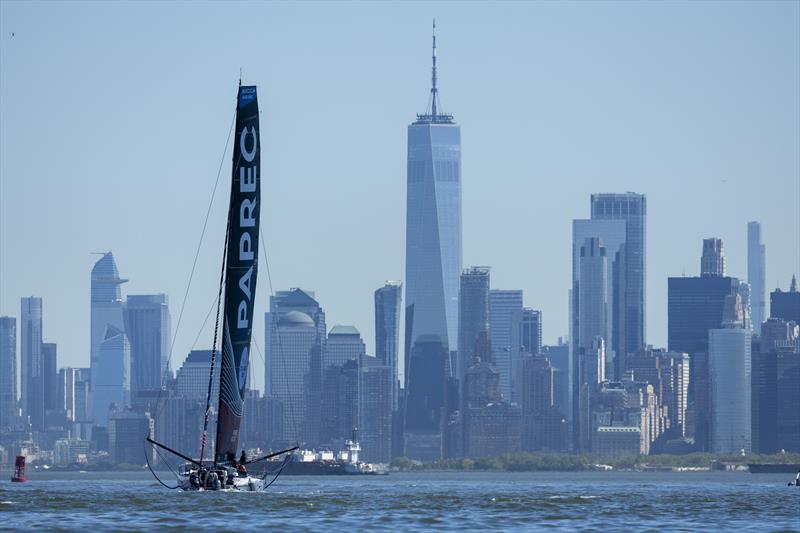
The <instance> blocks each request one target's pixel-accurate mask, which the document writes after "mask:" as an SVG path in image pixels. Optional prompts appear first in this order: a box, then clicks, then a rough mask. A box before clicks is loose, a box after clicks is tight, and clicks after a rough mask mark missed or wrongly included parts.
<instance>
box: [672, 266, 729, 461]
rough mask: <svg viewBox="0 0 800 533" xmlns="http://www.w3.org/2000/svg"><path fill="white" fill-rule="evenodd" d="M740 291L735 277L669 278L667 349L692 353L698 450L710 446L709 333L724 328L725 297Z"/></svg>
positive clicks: (692, 428) (691, 431)
mask: <svg viewBox="0 0 800 533" xmlns="http://www.w3.org/2000/svg"><path fill="white" fill-rule="evenodd" d="M738 293H739V280H738V279H736V278H731V277H720V276H700V277H681V278H669V280H668V288H667V298H668V310H667V320H668V326H667V349H668V350H669V351H671V352H684V353H688V354H689V358H690V365H689V368H690V379H689V404H690V405H689V409H690V411H691V413H690V414H691V416H690V418H692V420H693V421H694V422H693V423H692V424H690V425H688V426H687V428H686V429H687V435H688V436H690V437H692V436H693V437H694V440H695V445H696V447H697V449H698V450H703V451H707V450H708V449H709V448H708V446H709V441H708V439H709V433H708V431H709V401H710V400H709V391H710V385H709V374H708V332H709V330H711V329H719V328H721V327H722V318H723V312H724V309H725V300H726V298H727V297H728V296H730V295H731V294H738ZM687 416H689V415H688V414H687Z"/></svg>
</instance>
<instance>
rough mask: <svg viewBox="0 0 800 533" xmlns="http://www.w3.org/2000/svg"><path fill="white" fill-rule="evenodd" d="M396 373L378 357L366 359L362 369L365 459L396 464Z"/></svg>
mask: <svg viewBox="0 0 800 533" xmlns="http://www.w3.org/2000/svg"><path fill="white" fill-rule="evenodd" d="M391 376H392V369H391V367H389V366H388V365H385V364H383V362H382V361H380V360H379V359H377V358H376V357H369V356H366V357H362V358H361V368H360V369H359V384H358V386H359V389H358V434H359V440H360V442H361V450H362V454H361V455H362V457H363V459H364V460H365V461H368V462H372V463H388V462H389V461H391V460H392V397H391V393H392V389H391V386H390V385H391V383H392V377H391Z"/></svg>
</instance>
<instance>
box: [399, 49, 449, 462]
mask: <svg viewBox="0 0 800 533" xmlns="http://www.w3.org/2000/svg"><path fill="white" fill-rule="evenodd" d="M436 81H437V80H436V36H435V35H434V38H433V69H432V84H431V91H430V109H429V111H426V112H425V113H424V114H421V115H417V120H416V121H414V123H413V124H411V125H410V126H408V176H407V178H408V181H407V201H406V279H405V284H406V323H405V326H406V332H405V354H406V360H405V376H406V392H407V394H408V407H409V409H407V410H406V413H405V439H406V441H411V442H410V448H408V449H407V455H409V457H413V455H411V454H413V453H415V452H414V449H415V444H414V441H415V439H416V440H419V441H420V446H421V448H426V449H429V450H434V449H437V448H438V449H439V450H441V446H436V445H435V444H434V441H436V440H437V438H438V439H439V440H441V431H442V429H441V427H440V426H439V425H438V424H437V425H436V428H435V429H432V428H431V426H430V424H431V421H430V420H429V415H430V414H431V409H433V408H434V406H433V405H430V404H427V406H426V400H425V398H433V397H436V398H438V397H439V396H440V392H441V391H439V390H438V387H439V384H442V388H444V384H445V383H446V382H447V380H448V379H449V378H450V377H451V376H452V375H453V374H452V373H453V367H454V366H455V365H454V362H452V361H451V360H450V359H451V355H452V354H451V352H455V350H456V349H457V345H458V340H457V336H458V290H459V273H460V272H461V130H460V127H459V126H457V125H456V124H455V122H454V121H453V116H452V115H447V114H444V113H442V112H441V110H440V108H439V95H438V89H437V87H436ZM434 343H438V347H436V346H434ZM441 353H445V354H446V360H445V364H444V365H440V364H439V355H440V354H441ZM415 357H418V358H422V359H424V358H430V359H431V361H424V360H419V361H418V360H416V359H415ZM415 365H416V366H420V367H426V368H430V370H431V371H436V372H442V373H443V374H442V375H441V376H436V377H431V379H427V377H423V376H420V373H419V372H418V371H417V370H418V369H415V368H414V366H415ZM412 376H420V378H422V379H423V382H424V385H423V383H419V384H416V385H415V384H413V383H412V382H411V379H412ZM428 387H435V388H436V389H437V390H432V389H429V388H428ZM414 395H421V396H418V397H416V398H415V397H413V396H414ZM442 399H443V400H444V398H442ZM413 406H418V407H420V408H421V411H414V410H412V409H411V407H413ZM423 406H425V407H423ZM441 407H442V408H443V407H444V404H442V405H441ZM435 408H436V409H438V408H439V406H437V407H435ZM432 431H433V433H431V432H432ZM437 435H438V437H437ZM414 458H417V459H421V458H422V457H414ZM426 458H428V457H426ZM437 458H438V456H437Z"/></svg>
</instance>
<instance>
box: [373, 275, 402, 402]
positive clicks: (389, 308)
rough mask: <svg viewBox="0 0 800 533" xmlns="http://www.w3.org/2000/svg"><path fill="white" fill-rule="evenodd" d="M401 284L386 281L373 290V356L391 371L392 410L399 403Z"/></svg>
mask: <svg viewBox="0 0 800 533" xmlns="http://www.w3.org/2000/svg"><path fill="white" fill-rule="evenodd" d="M402 292H403V285H402V284H401V283H400V282H399V281H387V282H386V284H385V285H384V286H383V287H381V288H380V289H378V290H376V291H375V357H377V358H378V360H379V361H381V362H382V364H384V365H387V366H388V367H389V368H390V369H391V373H392V410H393V411H397V409H398V408H399V406H400V404H399V401H400V371H399V369H400V304H401V300H402Z"/></svg>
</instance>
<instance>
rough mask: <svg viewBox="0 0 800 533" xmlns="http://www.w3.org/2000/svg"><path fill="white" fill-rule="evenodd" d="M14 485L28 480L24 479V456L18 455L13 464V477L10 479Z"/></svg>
mask: <svg viewBox="0 0 800 533" xmlns="http://www.w3.org/2000/svg"><path fill="white" fill-rule="evenodd" d="M11 481H12V482H14V483H25V482H26V481H28V478H26V477H25V456H24V455H18V456H17V460H16V461H15V462H14V476H13V477H12V478H11Z"/></svg>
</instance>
